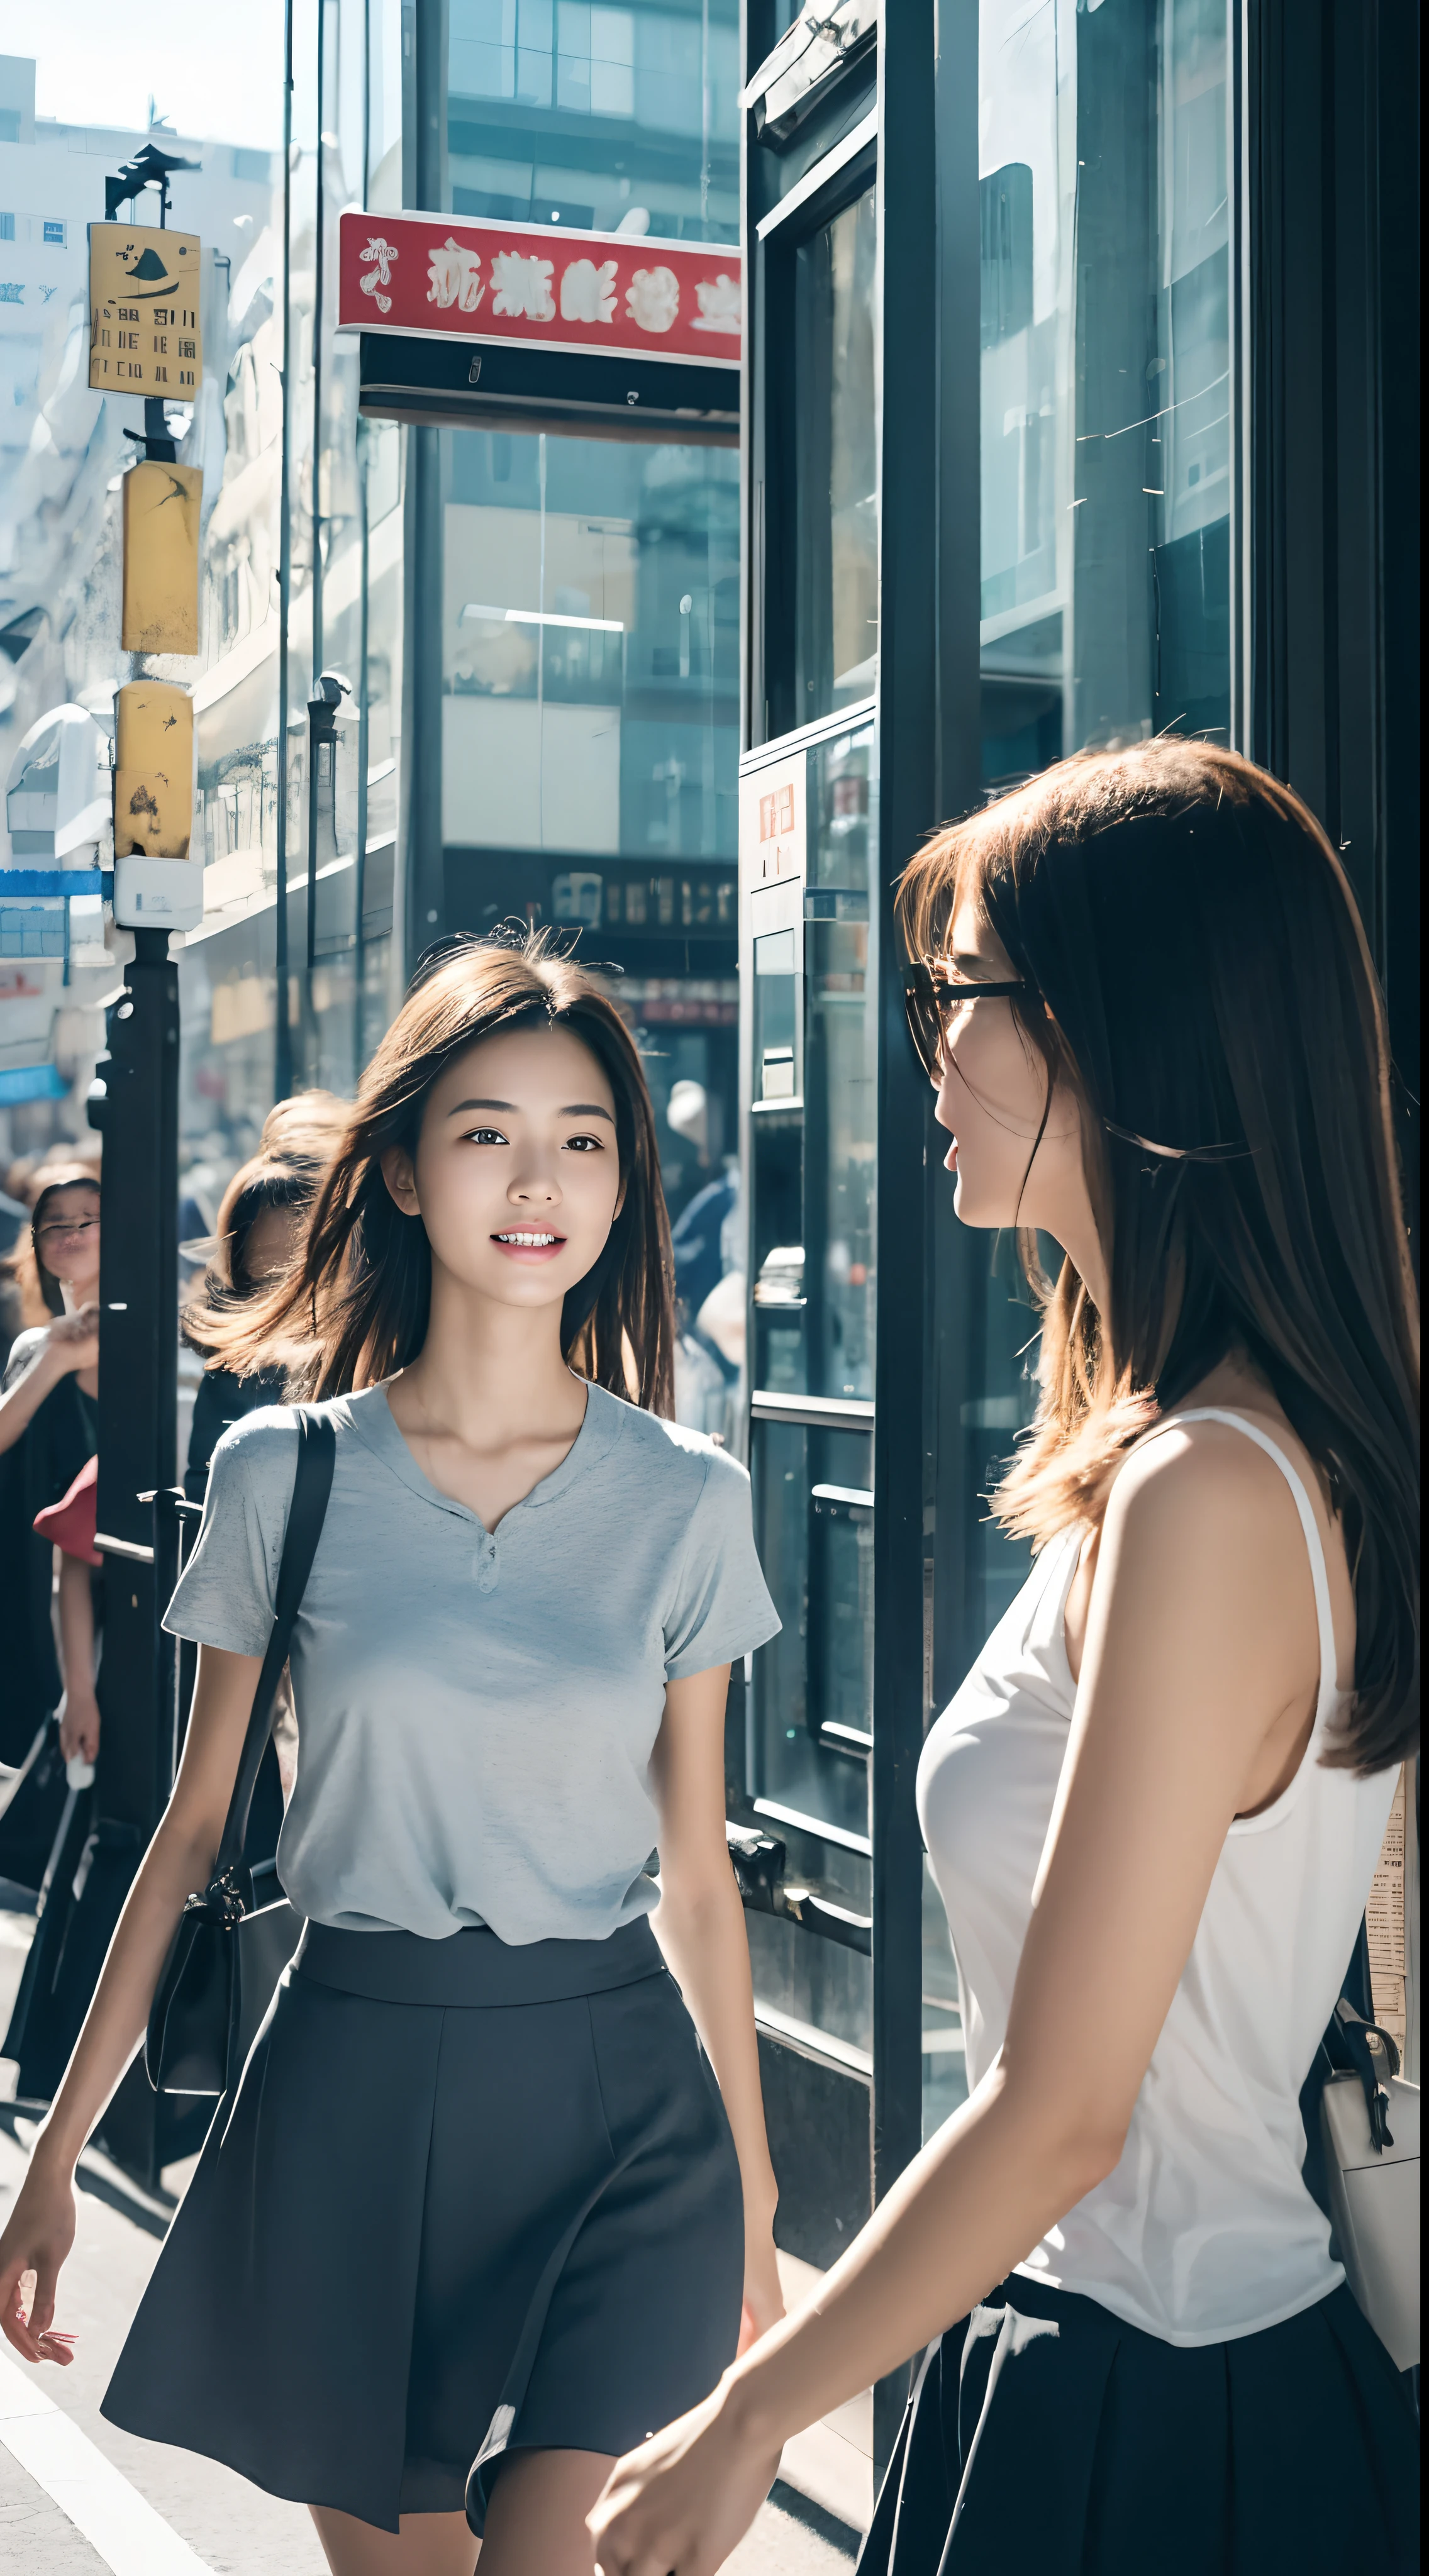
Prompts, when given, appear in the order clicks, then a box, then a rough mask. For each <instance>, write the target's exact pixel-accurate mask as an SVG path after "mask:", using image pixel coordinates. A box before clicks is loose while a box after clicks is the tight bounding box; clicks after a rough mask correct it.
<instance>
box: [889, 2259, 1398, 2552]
mask: <svg viewBox="0 0 1429 2576" xmlns="http://www.w3.org/2000/svg"><path fill="white" fill-rule="evenodd" d="M1418 2451H1419V2438H1418V2426H1417V2423H1416V2421H1415V2412H1414V2407H1413V2404H1412V2402H1411V2400H1410V2398H1409V2396H1408V2394H1407V2391H1406V2387H1405V2383H1404V2382H1403V2380H1401V2378H1400V2376H1399V2374H1398V2372H1397V2371H1396V2370H1395V2367H1394V2364H1393V2362H1392V2361H1391V2360H1390V2358H1389V2355H1388V2353H1387V2352H1386V2351H1385V2349H1384V2346H1383V2345H1382V2344H1381V2343H1380V2341H1379V2340H1378V2337H1377V2336H1376V2335H1375V2334H1374V2333H1373V2332H1372V2331H1371V2329H1370V2327H1369V2326H1368V2325H1367V2324H1366V2322H1365V2320H1364V2318H1363V2317H1362V2316H1361V2314H1360V2311H1359V2309H1358V2308H1357V2307H1356V2305H1355V2303H1354V2300H1353V2299H1352V2298H1351V2296H1350V2293H1349V2291H1348V2290H1347V2289H1344V2288H1343V2287H1341V2288H1340V2289H1337V2290H1332V2291H1331V2293H1330V2295H1329V2297H1328V2298H1324V2299H1321V2300H1319V2301H1318V2302H1317V2304H1316V2305H1315V2306H1314V2307H1312V2308H1306V2309H1304V2310H1302V2312H1301V2314H1300V2315H1299V2316H1295V2317H1289V2318H1287V2319H1286V2321H1285V2322H1284V2324H1282V2325H1278V2326H1267V2327H1265V2328H1264V2329H1263V2330H1262V2331H1261V2332H1260V2333H1259V2334H1249V2335H1240V2336H1236V2337H1234V2338H1232V2340H1230V2341H1229V2342H1226V2343H1213V2344H1198V2345H1195V2346H1192V2347H1187V2346H1185V2345H1180V2344H1170V2343H1165V2342H1163V2341H1162V2340H1161V2339H1160V2337H1159V2336H1156V2335H1149V2334H1143V2333H1142V2332H1141V2330H1140V2329H1139V2328H1138V2327H1136V2326H1129V2325H1123V2323H1122V2322H1121V2319H1120V2318H1119V2317H1114V2316H1113V2315H1112V2314H1111V2312H1110V2310H1109V2309H1107V2308H1103V2307H1100V2306H1099V2305H1098V2304H1097V2302H1096V2300H1095V2299H1088V2298H1082V2297H1079V2296H1078V2295H1076V2294H1075V2293H1073V2292H1071V2291H1067V2290H1056V2289H1052V2288H1050V2287H1049V2286H1047V2285H1046V2284H1045V2283H1043V2282H1039V2281H1029V2280H1024V2279H1023V2278H1022V2276H1021V2275H1020V2274H1017V2273H1014V2274H1013V2275H1011V2276H1010V2277H1009V2278H1008V2279H1007V2280H1006V2281H1004V2282H1003V2284H1002V2287H1001V2289H1000V2290H997V2291H995V2292H994V2293H993V2296H992V2298H991V2299H989V2300H988V2302H987V2304H986V2305H985V2306H983V2307H978V2308H974V2310H973V2312H972V2315H971V2316H970V2317H967V2318H965V2319H964V2320H963V2322H962V2324H961V2325H958V2326H954V2327H952V2328H951V2329H950V2331H949V2332H948V2333H947V2334H945V2335H944V2336H943V2337H942V2338H941V2340H940V2341H939V2342H938V2343H935V2344H931V2345H930V2346H929V2348H928V2350H927V2352H926V2353H925V2354H924V2356H923V2361H922V2365H921V2368H920V2369H919V2371H918V2373H917V2376H916V2378H915V2380H914V2386H913V2394H912V2397H911V2399H910V2401H909V2406H908V2412H907V2414H906V2416H905V2418H904V2422H903V2428H902V2431H901V2432H900V2434H899V2437H898V2443H897V2446H896V2448H895V2451H894V2455H893V2460H892V2463H891V2465H890V2467H889V2471H888V2475H887V2477H886V2478H885V2480H884V2483H883V2487H882V2489H881V2491H880V2494H879V2499H878V2505H877V2509H876V2511H875V2513H874V2518H873V2525H872V2528H871V2530H870V2532H869V2534H868V2538H867V2540H866V2541H865V2543H864V2546H863V2550H862V2553H861V2555H860V2557H859V2561H858V2566H859V2576H984V2571H989V2570H993V2569H996V2570H997V2571H998V2576H1003V2571H1013V2570H1015V2571H1018V2576H1020V2571H1023V2570H1025V2571H1026V2576H1353V2571H1357V2570H1363V2571H1364V2576H1370V2571H1371V2570H1372V2571H1373V2576H1408V2571H1409V2570H1410V2569H1411V2568H1417V2567H1418V2564H1419V2557H1418V2474H1419V2472H1418Z"/></svg>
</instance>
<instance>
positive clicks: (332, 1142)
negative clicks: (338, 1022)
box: [183, 1090, 348, 1366]
mask: <svg viewBox="0 0 1429 2576" xmlns="http://www.w3.org/2000/svg"><path fill="white" fill-rule="evenodd" d="M347 1113H348V1103H347V1102H346V1101H345V1100H339V1099H338V1097H337V1094H336V1092H332V1091H317V1090H314V1091H300V1092H297V1093H295V1094H294V1096H293V1097H292V1098H291V1099H290V1100H280V1101H279V1102H278V1104H277V1106H276V1107H275V1108H273V1109H270V1110H269V1112H268V1115H267V1117H266V1118H265V1119H264V1121H263V1132H262V1135H261V1136H260V1138H259V1141H258V1151H257V1153H256V1154H255V1155H254V1156H253V1157H252V1159H251V1161H249V1162H247V1163H243V1164H240V1166H239V1168H238V1170H237V1171H236V1172H235V1173H234V1175H233V1178H232V1180H231V1181H230V1182H229V1184H228V1187H227V1189H226V1190H225V1191H224V1193H223V1197H222V1198H221V1200H220V1201H219V1207H218V1221H217V1223H216V1225H215V1227H214V1230H213V1241H212V1244H211V1246H210V1248H209V1257H208V1268H207V1269H206V1271H205V1272H204V1275H203V1278H202V1280H201V1282H200V1284H199V1287H198V1291H197V1293H196V1295H195V1296H194V1298H193V1300H192V1302H191V1304H190V1305H189V1306H188V1307H187V1308H186V1310H185V1313H184V1319H183V1327H184V1338H185V1340H186V1341H187V1342H189V1343H190V1344H191V1345H192V1347H193V1348H194V1349H195V1350H199V1351H207V1350H209V1349H210V1348H211V1347H212V1340H213V1325H214V1322H215V1320H216V1319H217V1318H218V1317H219V1316H221V1315H224V1314H226V1313H227V1312H228V1311H229V1309H230V1307H231V1306H232V1304H233V1302H234V1300H235V1298H240V1297H249V1296H251V1295H252V1294H253V1293H254V1290H255V1287H261V1286H264V1285H266V1282H262V1281H257V1282H255V1281H254V1280H251V1279H250V1278H249V1276H248V1270H247V1259H248V1238H249V1236H250V1234H251V1233H252V1231H253V1228H254V1226H255V1225H256V1224H257V1222H258V1219H259V1217H260V1216H263V1215H264V1214H265V1213H266V1212H267V1210H268V1209H269V1208H293V1209H295V1210H298V1211H301V1210H302V1209H304V1208H307V1207H310V1206H311V1205H312V1202H313V1200H314V1199H315V1198H316V1196H317V1193H318V1187H319V1184H320V1182H321V1180H322V1176H323V1173H324V1171H325V1170H326V1168H327V1165H328V1162H329V1160H330V1158H331V1156H332V1154H333V1153H334V1151H335V1150H336V1147H337V1144H338V1140H339V1138H340V1137H341V1135H342V1132H343V1129H344V1127H345V1125H346V1123H347ZM221 1364H222V1363H221V1362H218V1361H215V1362H214V1363H213V1365H215V1366H218V1365H221Z"/></svg>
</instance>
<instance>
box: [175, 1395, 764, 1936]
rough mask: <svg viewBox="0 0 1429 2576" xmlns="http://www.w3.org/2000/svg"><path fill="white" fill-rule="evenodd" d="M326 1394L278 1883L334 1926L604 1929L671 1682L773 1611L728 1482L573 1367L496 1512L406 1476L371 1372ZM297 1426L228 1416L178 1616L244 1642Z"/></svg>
mask: <svg viewBox="0 0 1429 2576" xmlns="http://www.w3.org/2000/svg"><path fill="white" fill-rule="evenodd" d="M321 1410H322V1411H323V1412H324V1413H326V1414H327V1415H328V1417H329V1419H330V1420H331V1421H332V1423H333V1426H334V1428H335V1431H336V1434H337V1455H336V1464H335V1466H334V1470H333V1483H332V1495H331V1499H330V1501H329V1504H328V1511H327V1519H326V1521H325V1522H324V1524H323V1533H322V1537H321V1539H320V1541H319V1543H318V1551H317V1556H316V1558H315V1560H314V1564H313V1570H312V1574H311V1576H310V1578H309V1581H308V1588H307V1592H306V1595H305V1597H304V1600H303V1606H302V1610H301V1612H300V1613H299V1617H298V1623H297V1628H296V1631H295V1633H294V1639H293V1652H292V1675H293V1694H294V1700H295V1703H296V1708H297V1717H298V1778H297V1786H296V1788H295V1789H294V1792H293V1796H292V1800H291V1803H290V1805H289V1808H288V1812H287V1816H286V1818H285V1820H284V1824H283V1832H282V1838H281V1841H280V1842H279V1845H278V1874H279V1877H280V1879H281V1881H282V1884H283V1887H284V1889H285V1890H286V1892H287V1894H288V1896H289V1897H290V1898H291V1899H292V1902H293V1904H294V1905H295V1906H296V1907H297V1909H298V1911H299V1912H300V1913H303V1914H306V1915H309V1916H310V1917H311V1918H312V1920H313V1921H314V1922H317V1923H330V1924H334V1925H336V1926H338V1927H339V1928H340V1929H343V1930H346V1931H356V1932H386V1931H404V1932H416V1933H420V1934H422V1935H423V1936H424V1937H426V1938H427V1939H430V1940H442V1939H445V1938H446V1936H447V1935H448V1934H450V1933H453V1932H458V1931H460V1930H461V1929H462V1927H463V1925H465V1924H476V1923H487V1924H490V1926H491V1928H492V1930H493V1931H494V1932H496V1933H497V1934H499V1936H500V1938H501V1939H502V1940H503V1941H509V1942H525V1941H544V1940H550V1939H562V1940H603V1939H604V1938H605V1937H606V1936H607V1935H608V1934H609V1933H611V1932H613V1931H615V1930H616V1929H617V1928H618V1927H619V1926H620V1925H621V1924H622V1923H629V1922H632V1921H633V1920H634V1919H635V1918H636V1917H637V1916H638V1915H641V1914H645V1913H648V1912H649V1911H650V1910H651V1908H652V1907H653V1906H654V1905H655V1903H656V1902H657V1891H656V1889H655V1887H654V1885H653V1884H652V1882H651V1880H650V1879H649V1878H648V1877H646V1876H645V1875H644V1874H643V1873H644V1868H645V1863H646V1861H647V1859H648V1858H649V1855H650V1852H651V1851H652V1849H653V1848H654V1847H655V1844H656V1841H657V1839H658V1816H657V1811H656V1805H655V1799H654V1794H653V1789H652V1784H651V1779H650V1754H651V1750H652V1747H653V1745H654V1742H655V1737H656V1735H657V1733H658V1731H659V1727H660V1722H661V1718H662V1716H663V1714H664V1703H665V1683H666V1680H667V1678H677V1677H679V1676H681V1675H683V1674H686V1673H698V1672H704V1671H706V1670H707V1669H708V1667H709V1666H710V1665H711V1664H723V1663H728V1662H732V1661H733V1660H734V1658H735V1657H736V1656H738V1655H743V1654H745V1653H747V1652H749V1651H750V1650H751V1649H752V1648H753V1647H755V1646H758V1645H762V1644H763V1643H764V1641H765V1639H766V1638H768V1637H772V1636H773V1635H774V1633H775V1631H776V1630H777V1628H778V1626H779V1621H778V1618H777V1617H776V1615H775V1611H774V1605H773V1603H772V1602H771V1600H770V1598H769V1594H768V1591H767V1590H766V1588H765V1583H764V1578H763V1575H762V1574H761V1572H760V1569H759V1559H758V1557H757V1556H756V1554H755V1550H754V1534H753V1528H752V1523H751V1514H750V1498H749V1478H748V1477H747V1475H746V1474H745V1472H744V1469H743V1468H742V1467H741V1466H739V1465H738V1464H737V1463H736V1461H735V1460H734V1459H732V1458H730V1457H728V1456H727V1455H726V1453H725V1452H724V1451H723V1450H721V1449H716V1448H715V1447H714V1446H713V1444H712V1443H711V1442H710V1441H708V1440H706V1439H703V1438H702V1437H701V1436H700V1435H699V1434H698V1433H697V1432H693V1431H685V1430H682V1429H681V1428H680V1427H679V1426H678V1425H677V1424H675V1423H673V1422H662V1421H660V1420H658V1419H657V1417H656V1416H655V1415H654V1414H650V1413H642V1412H639V1411H637V1409H636V1408H635V1407H634V1406H633V1405H629V1404H622V1403H621V1401H620V1399H619V1398H618V1397H617V1396H613V1395H608V1394H606V1393H605V1391H604V1389H603V1388H601V1387H598V1386H592V1387H591V1389H590V1391H589V1395H588V1397H587V1402H586V1414H585V1420H584V1422H583V1424H582V1426H581V1429H580V1431H579V1433H578V1434H577V1437H576V1440H575V1442H574V1445H573V1446H572V1448H571V1450H570V1452H569V1454H568V1455H567V1456H566V1457H565V1458H564V1459H563V1460H562V1462H561V1464H560V1466H559V1467H557V1468H556V1469H555V1471H554V1473H553V1474H551V1475H549V1476H547V1477H545V1478H543V1480H542V1482H541V1483H540V1484H539V1485H537V1486H536V1487H535V1488H534V1490H533V1491H532V1492H531V1493H529V1494H528V1495H527V1496H526V1499H525V1501H524V1502H521V1503H517V1504H516V1505H515V1507H514V1509H513V1510H511V1511H509V1512H507V1514H506V1515H505V1517H504V1519H503V1520H502V1521H501V1523H500V1524H499V1526H498V1528H497V1530H496V1532H495V1534H494V1535H491V1534H488V1532H487V1531H486V1530H485V1529H484V1528H483V1526H482V1524H481V1522H480V1521H479V1520H478V1519H477V1516H476V1514H475V1513H474V1512H471V1511H468V1510H467V1509H466V1507H465V1505H464V1504H462V1503H458V1502H454V1501H453V1500H452V1498H451V1496H450V1495H449V1494H443V1493H440V1492H439V1491H438V1489H437V1487H436V1486H435V1485H432V1484H430V1483H429V1482H428V1480H427V1478H426V1477H425V1476H424V1475H423V1473H422V1470H421V1468H420V1467H419V1466H418V1465H417V1462H416V1460H415V1458H414V1457H413V1455H412V1452H411V1450H410V1449H409V1448H408V1446H407V1443H406V1441H405V1440H404V1439H403V1437H402V1434H401V1432H400V1431H399V1430H398V1428H397V1425H396V1423H395V1422H394V1420H393V1418H392V1412H391V1408H390V1406H389V1405H388V1402H387V1397H386V1393H385V1391H384V1389H383V1388H381V1387H371V1388H368V1389H367V1390H365V1391H364V1392H363V1393H362V1394H361V1395H352V1396H340V1397H336V1398H334V1399H333V1401H332V1402H330V1403H328V1404H326V1405H324V1406H323V1407H322V1408H321ZM297 1447H298V1432H297V1424H296V1422H295V1420H294V1417H293V1414H292V1413H291V1411H290V1410H289V1409H288V1408H286V1407H284V1406H272V1407H270V1408H268V1409H267V1410H264V1411H262V1412H257V1413H251V1414H249V1415H248V1417H247V1419H246V1420H245V1421H242V1422H236V1423H235V1424H234V1425H233V1427H232V1429H231V1430H229V1431H226V1432H225V1433H224V1435H223V1438H222V1439H221V1440H220V1442H219V1444H218V1447H217V1448H216V1449H215V1451H214V1453H213V1466H212V1469H211V1472H210V1476H209V1486H208V1500H207V1503H206V1505H205V1508H204V1516H203V1528H202V1530H201V1531H200V1533H199V1540H198V1545H197V1547H196V1548H195V1550H194V1553H193V1556H192V1558H191V1559H190V1562H189V1564H188V1566H187V1568H186V1570H185V1572H184V1575H183V1578H182V1580H181V1582H180V1584H179V1587H178V1590H177V1591H176V1592H175V1594H174V1597H173V1600H172V1602H171V1603H170V1605H169V1612H168V1616H167V1618H166V1620H165V1622H164V1624H165V1626H166V1627H167V1628H169V1629H171V1630H172V1631H173V1632H174V1633H175V1634H176V1635H177V1636H180V1637H194V1638H197V1639H198V1640H199V1642H200V1643H201V1644H203V1645H208V1646H223V1647H226V1648H227V1649H228V1650H229V1651H230V1653H233V1654H240V1655H259V1654H262V1652H263V1651H264V1649H265V1647H266V1645H267V1642H268V1637H269V1633H270V1630H271V1627H272V1621H273V1603H274V1598H275V1594H276V1590H277V1580H278V1564H279V1559H280V1557H281V1555H282V1549H283V1533H284V1530H285V1528H286V1525H287V1517H288V1507H289V1504H290V1502H291V1499H292V1491H293V1471H294V1467H295V1464H296V1459H297Z"/></svg>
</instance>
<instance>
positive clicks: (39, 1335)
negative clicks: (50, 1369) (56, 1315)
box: [0, 1324, 49, 1395]
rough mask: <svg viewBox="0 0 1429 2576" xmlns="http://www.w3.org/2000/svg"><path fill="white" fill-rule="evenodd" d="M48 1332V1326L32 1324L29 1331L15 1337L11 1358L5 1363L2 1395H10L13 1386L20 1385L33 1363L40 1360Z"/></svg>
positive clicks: (1, 1381) (0, 1392)
mask: <svg viewBox="0 0 1429 2576" xmlns="http://www.w3.org/2000/svg"><path fill="white" fill-rule="evenodd" d="M48 1331H49V1327H48V1325H46V1324H31V1325H30V1326H29V1328H28V1330H27V1331H25V1332H23V1333H17V1334H16V1335H15V1338H14V1340H13V1342H12V1343H11V1344H10V1356H9V1358H8V1359H7V1361H6V1362H5V1374H4V1376H3V1377H0V1394H5V1395H8V1394H9V1392H10V1389H11V1387H12V1386H18V1385H19V1383H20V1380H21V1378H22V1377H23V1376H24V1375H25V1373H26V1371H27V1369H28V1368H29V1367H30V1365H31V1363H32V1361H34V1360H36V1359H38V1357H39V1354H40V1350H41V1348H42V1346H43V1344H44V1342H45V1340H46V1337H47V1335H48Z"/></svg>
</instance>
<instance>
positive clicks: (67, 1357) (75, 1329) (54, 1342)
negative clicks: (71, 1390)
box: [49, 1306, 99, 1377]
mask: <svg viewBox="0 0 1429 2576" xmlns="http://www.w3.org/2000/svg"><path fill="white" fill-rule="evenodd" d="M49 1346H50V1349H51V1351H52V1353H53V1355H54V1357H53V1361H52V1366H53V1369H54V1373H55V1375H56V1376H57V1377H67V1376H69V1375H70V1373H71V1372H72V1371H77V1370H79V1369H91V1368H98V1366H99V1308H98V1307H97V1306H81V1307H80V1308H79V1310H78V1312H77V1313H76V1314H73V1315H57V1316H56V1317H55V1320H54V1322H53V1323H52V1324H51V1326H50V1330H49Z"/></svg>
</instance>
